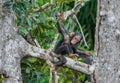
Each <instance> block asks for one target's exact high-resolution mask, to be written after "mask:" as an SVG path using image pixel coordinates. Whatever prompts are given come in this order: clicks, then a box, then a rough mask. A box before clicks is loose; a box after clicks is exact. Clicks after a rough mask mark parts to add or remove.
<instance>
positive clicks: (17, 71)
mask: <svg viewBox="0 0 120 83" xmlns="http://www.w3.org/2000/svg"><path fill="white" fill-rule="evenodd" d="M13 23H15V22H14V20H13V18H12V17H11V16H9V15H8V16H6V17H5V18H3V19H2V21H1V26H0V38H1V39H0V70H1V71H2V70H4V71H6V75H7V76H9V78H8V79H6V80H5V81H3V83H22V78H21V68H20V60H21V58H22V57H23V55H24V54H25V53H24V48H25V47H24V46H25V44H26V42H25V41H24V40H23V38H22V37H21V36H18V34H17V33H16V28H15V24H13Z"/></svg>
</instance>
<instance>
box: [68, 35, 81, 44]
mask: <svg viewBox="0 0 120 83" xmlns="http://www.w3.org/2000/svg"><path fill="white" fill-rule="evenodd" d="M82 38H83V37H82V35H81V34H80V33H74V34H73V33H72V35H71V40H70V43H71V44H73V45H76V44H79V43H80V41H81V40H82Z"/></svg>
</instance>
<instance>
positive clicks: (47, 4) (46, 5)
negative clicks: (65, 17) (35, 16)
mask: <svg viewBox="0 0 120 83" xmlns="http://www.w3.org/2000/svg"><path fill="white" fill-rule="evenodd" d="M54 4H55V3H46V4H44V5H43V6H41V7H40V8H39V9H38V10H36V11H35V12H41V11H42V10H44V9H46V8H48V7H49V6H52V5H54Z"/></svg>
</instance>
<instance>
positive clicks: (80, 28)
mask: <svg viewBox="0 0 120 83" xmlns="http://www.w3.org/2000/svg"><path fill="white" fill-rule="evenodd" d="M74 18H75V20H76V22H77V23H78V26H79V28H80V31H81V33H82V36H83V40H84V42H85V46H87V48H89V46H88V45H87V42H86V40H85V36H84V33H83V31H82V27H81V25H80V23H79V21H78V19H77V17H76V15H74Z"/></svg>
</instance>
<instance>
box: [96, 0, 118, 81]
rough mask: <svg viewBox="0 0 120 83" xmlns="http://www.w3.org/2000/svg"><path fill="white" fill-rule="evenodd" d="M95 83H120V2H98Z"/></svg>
mask: <svg viewBox="0 0 120 83" xmlns="http://www.w3.org/2000/svg"><path fill="white" fill-rule="evenodd" d="M95 39H96V40H95V59H94V63H96V65H97V66H96V70H95V73H94V83H120V0H98V17H97V27H96V34H95Z"/></svg>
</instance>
